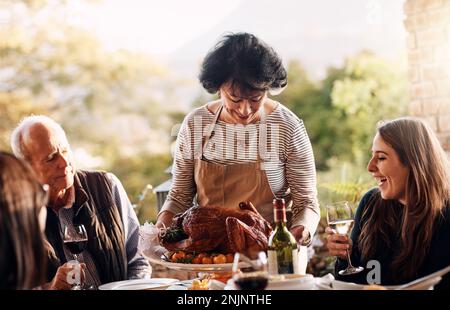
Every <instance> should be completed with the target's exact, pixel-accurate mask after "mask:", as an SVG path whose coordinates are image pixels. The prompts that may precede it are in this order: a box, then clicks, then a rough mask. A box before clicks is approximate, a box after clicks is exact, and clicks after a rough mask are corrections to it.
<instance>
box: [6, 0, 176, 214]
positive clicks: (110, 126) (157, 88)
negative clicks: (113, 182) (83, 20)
mask: <svg viewBox="0 0 450 310" xmlns="http://www.w3.org/2000/svg"><path fill="white" fill-rule="evenodd" d="M83 1H88V2H89V1H92V0H83ZM0 13H2V15H1V16H3V17H6V18H5V19H4V20H3V19H2V24H1V27H0V59H1V61H0V147H1V148H2V149H6V150H8V149H9V135H10V131H11V129H12V128H13V127H14V126H15V125H16V124H17V122H18V121H19V120H20V119H21V118H23V117H24V116H26V115H29V114H46V115H49V116H50V117H52V118H54V119H55V120H56V121H57V122H59V123H60V124H61V125H62V126H63V127H64V129H65V130H66V133H67V135H68V138H69V140H70V142H71V145H72V148H74V150H75V151H76V154H80V153H81V154H84V157H83V158H81V160H79V162H78V166H79V167H81V168H99V169H104V170H109V171H112V172H114V173H116V174H117V175H118V176H119V177H120V178H124V179H125V180H124V181H123V183H124V186H125V188H126V189H127V192H128V194H129V195H130V197H131V200H134V197H136V196H137V194H138V193H140V192H141V191H142V188H143V187H144V186H145V185H146V184H147V183H151V184H153V183H157V182H159V181H160V180H162V179H163V176H162V175H163V174H164V170H165V168H167V166H168V165H169V163H170V160H168V158H169V157H170V146H171V142H172V141H173V137H171V135H170V133H171V128H172V126H173V125H174V124H176V123H178V122H180V121H181V115H180V110H181V109H180V106H179V105H178V104H177V102H180V100H179V98H178V97H177V95H176V94H175V92H174V91H173V89H174V87H175V85H177V80H176V78H172V77H171V76H170V74H169V71H168V70H167V69H166V68H164V67H162V66H160V65H158V64H157V63H155V62H154V61H152V60H151V59H150V58H149V57H148V56H145V55H141V54H138V53H132V52H130V51H125V50H120V51H116V52H109V51H106V50H105V49H104V48H103V47H102V45H101V44H100V43H99V41H98V40H97V38H95V37H94V36H93V35H92V34H91V33H89V32H87V31H86V30H83V29H80V28H77V27H74V26H71V25H70V24H68V23H67V21H66V17H67V14H70V12H69V11H67V10H66V1H64V0H53V1H50V0H7V1H2V2H0ZM79 151H80V152H79ZM93 158H94V159H96V160H95V162H96V163H95V164H93V162H94V161H93V160H92V159H93ZM137 163H139V165H138V164H137ZM143 171H144V173H143ZM149 207H154V208H156V206H155V205H153V206H149ZM153 213H154V212H153ZM150 215H151V212H150ZM150 215H149V216H150ZM145 219H146V218H143V217H142V218H141V220H145Z"/></svg>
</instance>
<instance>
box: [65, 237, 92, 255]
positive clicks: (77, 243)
mask: <svg viewBox="0 0 450 310" xmlns="http://www.w3.org/2000/svg"><path fill="white" fill-rule="evenodd" d="M64 244H65V245H66V246H67V248H68V249H69V251H70V253H72V254H80V253H81V252H83V251H84V249H85V248H86V246H87V239H83V240H70V241H64Z"/></svg>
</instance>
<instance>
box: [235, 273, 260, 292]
mask: <svg viewBox="0 0 450 310" xmlns="http://www.w3.org/2000/svg"><path fill="white" fill-rule="evenodd" d="M268 281H269V280H268V279H267V277H263V276H254V277H238V278H235V279H234V283H236V285H237V286H238V287H239V288H240V289H241V290H263V289H265V288H266V286H267V283H268Z"/></svg>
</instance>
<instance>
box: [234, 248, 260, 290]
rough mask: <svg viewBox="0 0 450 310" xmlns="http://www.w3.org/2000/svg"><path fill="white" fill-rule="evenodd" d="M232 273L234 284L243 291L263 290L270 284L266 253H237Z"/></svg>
mask: <svg viewBox="0 0 450 310" xmlns="http://www.w3.org/2000/svg"><path fill="white" fill-rule="evenodd" d="M232 271H233V281H234V284H235V285H236V287H237V288H238V289H241V290H263V289H265V288H266V287H267V284H268V282H269V273H268V268H267V256H266V253H265V252H255V253H247V255H244V254H243V253H235V254H234V261H233V267H232Z"/></svg>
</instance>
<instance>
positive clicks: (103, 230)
mask: <svg viewBox="0 0 450 310" xmlns="http://www.w3.org/2000/svg"><path fill="white" fill-rule="evenodd" d="M74 187H75V202H74V204H73V211H74V219H73V222H74V224H83V225H84V227H85V228H86V231H87V234H88V245H87V250H88V251H89V253H90V254H91V256H92V258H93V260H94V262H95V266H96V267H97V271H98V274H99V278H100V281H101V283H108V282H113V281H120V280H125V279H127V256H126V250H125V241H124V240H125V237H124V229H123V222H122V218H121V213H120V210H119V208H118V207H117V206H116V203H115V202H114V197H113V193H112V185H111V181H110V180H109V178H108V177H107V175H106V172H88V171H80V170H78V171H77V173H76V175H75V180H74ZM47 209H48V213H47V214H48V215H47V226H46V228H45V234H46V235H47V238H48V241H49V242H50V244H51V245H52V246H53V249H54V250H55V254H56V256H57V257H56V259H51V262H50V266H49V270H48V281H50V280H51V279H52V278H53V277H54V275H55V273H56V270H57V268H58V267H59V266H60V265H62V264H64V263H65V262H66V258H65V255H64V249H63V246H64V245H63V241H62V229H61V227H60V223H59V219H58V216H57V214H56V212H55V211H54V210H53V209H51V208H47Z"/></svg>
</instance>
